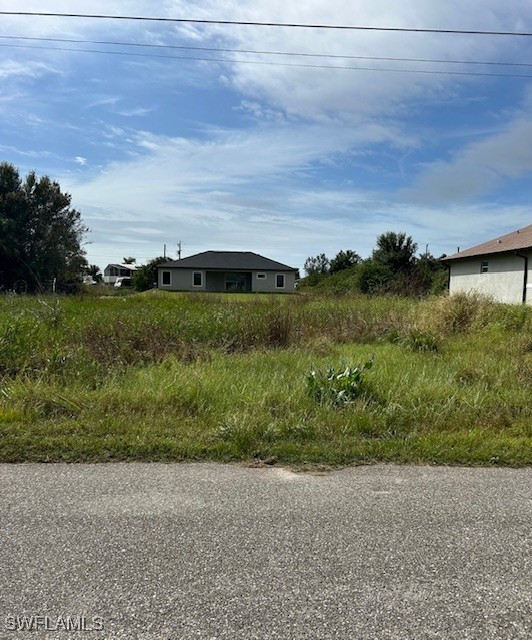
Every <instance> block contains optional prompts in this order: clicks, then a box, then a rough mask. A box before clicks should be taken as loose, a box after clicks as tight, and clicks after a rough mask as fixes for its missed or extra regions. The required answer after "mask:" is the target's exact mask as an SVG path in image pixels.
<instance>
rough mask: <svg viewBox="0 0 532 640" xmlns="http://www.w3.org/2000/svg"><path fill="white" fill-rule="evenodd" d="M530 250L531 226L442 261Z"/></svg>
mask: <svg viewBox="0 0 532 640" xmlns="http://www.w3.org/2000/svg"><path fill="white" fill-rule="evenodd" d="M527 249H532V224H529V225H528V226H527V227H523V228H522V229H518V230H517V231H512V232H511V233H507V234H506V235H504V236H499V237H498V238H494V239H493V240H488V242H483V243H482V244H477V245H476V246H474V247H471V248H470V249H465V250H464V251H459V252H458V253H453V254H452V255H451V256H446V257H445V258H442V260H460V258H473V257H475V256H485V255H490V254H493V253H508V252H515V251H525V250H527Z"/></svg>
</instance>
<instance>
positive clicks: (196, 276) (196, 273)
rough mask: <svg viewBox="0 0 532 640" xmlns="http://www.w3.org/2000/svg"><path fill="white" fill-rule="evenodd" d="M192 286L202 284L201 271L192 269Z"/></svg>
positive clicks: (200, 285)
mask: <svg viewBox="0 0 532 640" xmlns="http://www.w3.org/2000/svg"><path fill="white" fill-rule="evenodd" d="M192 286H194V287H202V286H203V273H202V272H201V271H194V274H193V275H192Z"/></svg>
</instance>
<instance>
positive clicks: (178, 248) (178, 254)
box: [177, 240, 181, 260]
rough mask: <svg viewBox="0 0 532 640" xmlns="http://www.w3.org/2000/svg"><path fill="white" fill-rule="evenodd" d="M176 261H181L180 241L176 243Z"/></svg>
mask: <svg viewBox="0 0 532 640" xmlns="http://www.w3.org/2000/svg"><path fill="white" fill-rule="evenodd" d="M177 259H178V260H181V240H180V241H179V242H178V243H177Z"/></svg>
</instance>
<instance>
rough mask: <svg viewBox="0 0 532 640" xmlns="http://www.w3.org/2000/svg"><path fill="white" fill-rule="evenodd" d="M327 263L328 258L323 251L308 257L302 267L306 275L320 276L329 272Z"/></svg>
mask: <svg viewBox="0 0 532 640" xmlns="http://www.w3.org/2000/svg"><path fill="white" fill-rule="evenodd" d="M329 264H330V263H329V258H327V256H326V255H325V254H324V253H320V254H319V255H317V256H315V257H312V256H310V257H308V258H307V259H306V261H305V265H304V269H305V272H306V274H307V276H315V275H319V276H321V275H325V274H327V273H329Z"/></svg>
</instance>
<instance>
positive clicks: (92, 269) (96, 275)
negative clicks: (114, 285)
mask: <svg viewBox="0 0 532 640" xmlns="http://www.w3.org/2000/svg"><path fill="white" fill-rule="evenodd" d="M85 274H86V275H88V276H90V277H91V278H92V279H93V280H94V282H101V281H102V280H103V275H102V272H101V271H100V267H99V266H98V265H97V264H90V265H89V266H88V267H85Z"/></svg>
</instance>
